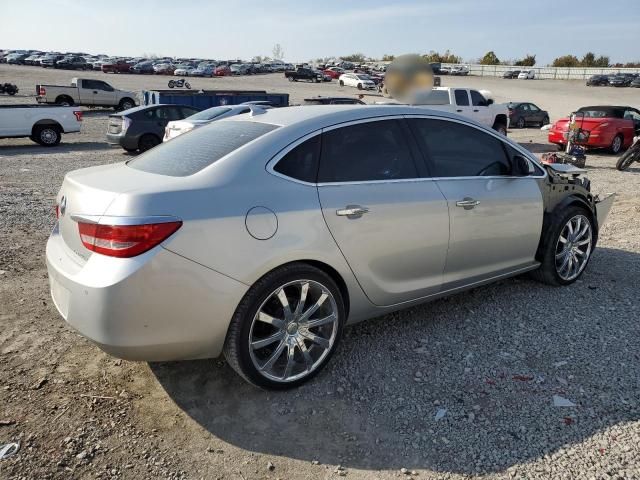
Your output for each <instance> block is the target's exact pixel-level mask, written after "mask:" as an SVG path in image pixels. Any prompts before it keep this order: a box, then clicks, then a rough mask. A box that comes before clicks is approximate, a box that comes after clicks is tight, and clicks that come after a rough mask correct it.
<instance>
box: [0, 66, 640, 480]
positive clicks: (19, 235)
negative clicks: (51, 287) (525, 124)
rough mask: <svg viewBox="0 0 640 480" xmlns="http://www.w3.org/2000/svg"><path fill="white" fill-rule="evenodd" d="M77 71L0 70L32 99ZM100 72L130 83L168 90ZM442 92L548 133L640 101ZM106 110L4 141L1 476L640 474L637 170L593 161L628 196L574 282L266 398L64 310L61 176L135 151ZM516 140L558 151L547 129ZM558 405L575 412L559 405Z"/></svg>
mask: <svg viewBox="0 0 640 480" xmlns="http://www.w3.org/2000/svg"><path fill="white" fill-rule="evenodd" d="M73 75H74V74H73V73H70V72H63V71H52V70H43V69H40V68H35V67H33V68H32V67H8V66H6V65H1V66H0V79H1V81H12V82H15V83H17V84H18V86H19V87H20V89H21V93H22V94H28V95H31V94H32V92H33V91H34V85H35V84H36V83H57V82H60V83H66V82H68V80H69V79H70V77H71V76H73ZM88 75H89V76H95V77H99V78H105V79H106V80H107V81H111V82H112V83H113V84H114V85H115V86H116V87H120V88H131V89H135V90H140V89H142V88H161V87H163V86H164V85H165V83H166V81H167V78H166V77H148V76H144V77H140V76H133V75H113V76H112V75H109V76H106V75H104V74H101V73H89V74H88ZM192 83H193V85H194V88H216V87H218V86H220V87H224V88H263V89H267V90H270V91H276V92H289V93H290V94H291V101H292V102H300V101H301V100H302V99H303V98H304V97H305V96H310V95H317V94H335V93H337V92H340V93H341V94H355V90H351V89H340V88H339V87H338V86H337V85H336V84H335V82H334V83H333V84H330V85H329V84H325V85H314V84H303V83H296V84H290V83H288V82H286V81H285V80H284V79H283V78H282V76H281V75H264V76H256V77H245V78H234V79H230V78H225V79H194V80H193V82H192ZM444 83H445V84H446V85H467V86H473V87H476V88H485V89H489V90H491V91H492V92H493V93H494V95H495V98H496V100H497V101H506V100H530V101H533V102H535V103H537V104H538V105H539V106H541V107H542V108H546V109H548V110H549V111H550V113H551V118H552V120H554V119H556V118H558V117H559V116H560V115H562V114H564V113H567V112H568V111H570V110H571V109H574V108H576V107H579V106H581V105H585V104H634V103H635V106H638V105H637V101H638V92H637V90H633V89H612V88H587V87H585V86H584V85H583V84H582V83H577V82H564V81H518V80H502V79H491V78H472V77H469V78H447V77H445V79H444ZM341 90H342V91H341ZM368 99H369V100H373V99H374V98H373V97H371V98H369V97H368ZM0 102H3V103H11V102H34V99H33V98H32V97H18V98H8V97H0ZM107 115H108V112H106V111H93V112H88V113H87V115H86V116H85V121H84V122H83V127H82V133H80V134H72V135H66V136H65V137H64V138H63V144H62V145H60V146H59V147H57V148H53V149H46V148H42V147H39V146H37V145H35V144H33V143H32V142H31V141H30V140H28V139H18V140H0V227H1V228H0V326H1V328H0V366H1V368H0V405H1V407H0V444H3V443H6V442H9V441H19V442H21V450H20V452H19V454H18V455H15V456H13V457H11V458H8V459H6V460H2V461H0V478H3V479H4V478H11V479H35V478H38V479H49V478H61V479H62V478H64V479H67V478H103V479H107V478H122V479H124V478H126V479H143V478H144V479H146V478H148V479H155V478H188V479H192V478H193V479H198V478H204V479H214V478H220V479H222V478H224V479H227V478H228V479H276V478H281V479H298V478H300V479H316V478H338V477H340V476H346V477H347V478H356V479H369V478H380V479H399V478H409V477H412V478H415V479H426V478H455V479H458V478H472V477H475V476H483V478H523V479H524V478H527V479H531V478H596V479H600V478H623V479H631V478H640V460H639V459H640V326H639V323H638V318H640V301H639V300H638V295H637V288H636V287H637V282H638V278H640V240H639V237H640V165H636V166H634V167H633V168H631V169H630V170H629V171H627V172H623V173H621V172H618V171H616V170H615V168H614V164H615V157H613V156H611V155H608V154H606V153H603V152H594V153H593V154H592V155H590V156H589V158H588V169H589V174H588V176H589V177H590V178H591V180H592V189H593V191H594V192H596V193H604V192H617V194H618V198H617V200H616V203H615V204H614V207H613V210H612V212H611V214H610V217H609V219H608V222H607V224H606V225H605V226H604V228H603V229H602V231H601V237H600V240H599V248H598V249H597V250H596V252H595V254H594V256H593V259H592V261H591V263H590V265H589V267H588V268H587V271H586V273H585V275H584V276H583V277H582V279H581V280H580V281H578V282H577V283H575V284H574V285H572V286H571V287H567V288H550V287H547V286H543V285H540V284H538V283H535V282H533V281H531V280H529V279H528V278H515V279H510V280H506V281H502V282H499V283H498V284H495V285H492V286H488V287H483V288H478V289H476V290H473V291H471V292H468V293H465V294H461V295H458V296H455V297H451V298H448V299H443V300H439V301H436V302H433V303H430V304H427V305H424V306H420V307H417V308H412V309H409V310H405V311H402V312H399V313H396V314H393V315H388V316H385V317H382V318H380V319H377V320H373V321H370V322H366V323H362V324H358V325H356V326H353V327H350V328H348V329H347V331H346V336H345V339H344V342H343V343H342V345H341V347H340V349H339V351H338V352H337V354H336V356H335V357H334V359H333V360H332V362H331V364H330V365H329V366H328V368H327V369H326V371H325V372H323V373H322V374H321V375H319V376H318V377H317V379H316V380H314V381H313V382H312V383H310V384H307V385H305V386H304V387H302V388H300V389H298V390H295V391H291V392H284V393H270V392H263V391H260V390H257V389H255V388H252V387H250V386H248V385H247V384H245V383H244V382H243V381H241V380H240V379H239V378H238V377H237V376H236V375H235V374H234V373H233V372H232V371H231V369H230V368H229V367H228V366H227V365H226V364H225V362H224V360H223V359H216V360H203V361H194V362H181V363H163V364H151V365H149V364H145V363H133V362H126V361H120V360H116V359H114V358H112V357H109V356H108V355H106V354H104V353H102V352H101V351H100V350H98V349H97V348H96V347H95V346H93V345H92V344H90V343H89V342H88V341H86V340H85V339H84V338H82V337H80V336H79V335H77V334H76V333H74V332H73V331H71V330H70V329H69V328H68V327H67V326H66V325H65V324H64V322H63V321H62V319H61V318H60V316H59V315H58V313H57V312H56V310H55V307H54V306H53V304H52V303H51V301H50V298H49V291H48V284H47V275H46V269H45V265H44V245H45V242H46V239H47V236H48V234H49V230H50V229H51V227H52V226H53V222H54V214H53V201H54V197H55V194H56V192H57V190H58V188H59V186H60V184H61V182H62V179H63V176H64V174H65V173H66V172H68V171H70V170H73V169H77V168H81V167H86V166H91V165H97V164H103V163H109V162H119V161H123V160H125V159H126V158H128V156H127V155H126V154H124V152H123V151H122V150H120V149H112V148H110V147H108V146H107V145H106V143H105V139H104V133H105V131H106V122H107V120H106V116H107ZM510 136H512V137H513V138H515V139H516V140H518V141H520V142H521V143H522V144H523V145H525V146H527V147H528V148H530V149H532V150H533V151H534V152H538V153H539V152H542V151H545V150H551V148H550V147H549V146H548V145H547V144H546V139H545V135H544V134H543V133H542V132H540V131H538V130H536V129H527V130H514V131H511V132H510ZM554 395H559V396H561V397H563V398H566V399H569V400H571V401H572V402H573V403H575V407H564V408H563V407H554V405H553V396H554ZM443 413H444V416H442V414H443ZM440 417H442V418H440ZM403 468H405V469H407V470H406V472H404V473H403V472H401V471H400V470H401V469H403Z"/></svg>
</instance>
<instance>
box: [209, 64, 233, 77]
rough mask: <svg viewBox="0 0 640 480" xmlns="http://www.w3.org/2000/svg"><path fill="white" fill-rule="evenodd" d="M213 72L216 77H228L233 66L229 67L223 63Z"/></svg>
mask: <svg viewBox="0 0 640 480" xmlns="http://www.w3.org/2000/svg"><path fill="white" fill-rule="evenodd" d="M213 74H214V75H215V76H216V77H226V76H227V75H231V74H232V72H231V68H229V67H228V66H227V65H221V66H219V67H216V68H215V70H214V71H213Z"/></svg>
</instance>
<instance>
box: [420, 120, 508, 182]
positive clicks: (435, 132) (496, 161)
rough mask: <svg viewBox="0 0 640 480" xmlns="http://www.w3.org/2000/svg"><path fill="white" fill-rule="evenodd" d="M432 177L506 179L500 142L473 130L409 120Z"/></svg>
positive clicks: (455, 124) (449, 124)
mask: <svg viewBox="0 0 640 480" xmlns="http://www.w3.org/2000/svg"><path fill="white" fill-rule="evenodd" d="M409 124H410V125H411V128H412V130H413V132H414V134H415V136H416V138H417V139H418V142H419V143H420V145H421V147H422V148H423V149H424V151H425V153H426V155H427V157H428V159H429V162H430V166H431V170H432V175H433V176H434V177H476V176H492V175H509V174H510V173H511V165H510V162H509V160H508V159H507V156H506V154H505V151H504V148H503V146H502V142H501V141H500V140H498V139H497V138H495V137H493V136H492V135H490V134H488V133H484V132H483V131H481V130H478V129H477V128H473V127H468V126H466V125H462V124H459V123H456V122H449V121H445V120H427V119H410V120H409Z"/></svg>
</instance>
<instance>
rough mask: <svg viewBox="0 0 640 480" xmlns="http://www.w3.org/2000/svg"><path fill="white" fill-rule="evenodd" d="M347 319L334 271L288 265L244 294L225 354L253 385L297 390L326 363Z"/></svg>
mask: <svg viewBox="0 0 640 480" xmlns="http://www.w3.org/2000/svg"><path fill="white" fill-rule="evenodd" d="M305 285H306V286H305ZM309 305H310V306H309ZM287 308H288V310H287ZM345 318H346V313H345V307H344V300H343V298H342V294H341V292H340V289H339V288H338V286H337V285H336V282H335V281H334V280H333V279H332V278H331V277H330V276H329V275H327V274H326V273H325V272H323V271H322V270H320V269H318V268H315V267H312V266H311V265H307V264H305V263H293V264H289V265H285V266H283V267H280V268H277V269H276V270H273V271H272V272H270V273H268V274H266V275H265V276H264V277H262V278H261V279H260V280H258V281H257V282H256V283H255V284H254V285H253V286H252V287H251V288H250V289H249V291H248V292H247V293H246V294H245V296H244V298H243V299H242V300H241V302H240V304H239V305H238V307H237V309H236V311H235V313H234V315H233V318H232V319H231V323H230V325H229V330H228V332H227V338H226V340H225V344H224V355H225V358H226V359H227V362H229V365H230V366H231V367H232V368H233V369H234V370H235V371H236V372H237V373H238V374H239V375H240V376H242V377H243V378H244V379H245V380H247V381H248V382H250V383H252V384H253V385H256V386H258V387H261V388H268V389H286V388H293V387H296V386H298V385H301V384H302V383H304V382H306V381H308V380H310V379H311V378H313V377H314V376H315V375H317V374H318V373H319V372H320V371H321V370H322V368H323V367H324V366H325V365H326V364H327V362H328V361H329V359H330V358H331V356H332V355H333V353H334V351H335V350H336V347H337V346H338V343H339V341H340V337H341V335H342V329H343V327H344V322H345Z"/></svg>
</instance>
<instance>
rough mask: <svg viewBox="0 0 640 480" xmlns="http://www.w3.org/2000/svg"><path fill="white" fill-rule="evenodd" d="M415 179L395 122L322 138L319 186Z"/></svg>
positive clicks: (358, 127) (343, 130)
mask: <svg viewBox="0 0 640 480" xmlns="http://www.w3.org/2000/svg"><path fill="white" fill-rule="evenodd" d="M417 176H418V174H417V172H416V167H415V165H414V163H413V160H412V158H411V154H410V153H409V148H408V146H407V142H406V139H405V137H404V135H403V132H402V129H401V126H400V124H399V122H398V121H397V120H382V121H377V122H368V123H360V124H357V125H351V126H348V127H342V128H336V129H335V130H331V131H329V132H326V133H324V134H323V135H322V155H321V161H320V172H319V175H318V181H319V182H354V181H371V180H393V179H401V178H415V177H417Z"/></svg>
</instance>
